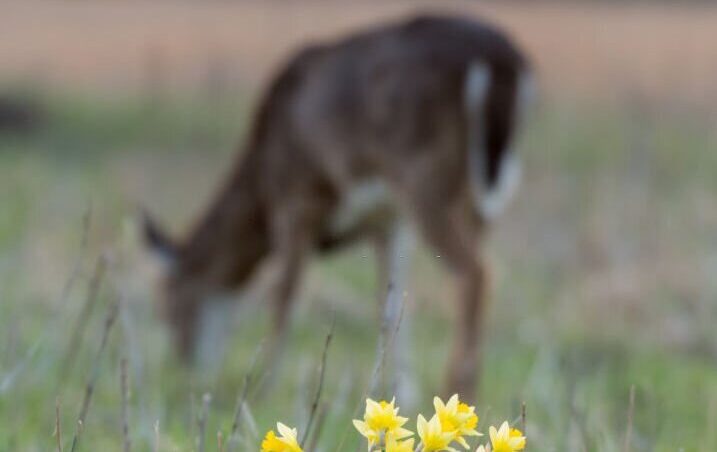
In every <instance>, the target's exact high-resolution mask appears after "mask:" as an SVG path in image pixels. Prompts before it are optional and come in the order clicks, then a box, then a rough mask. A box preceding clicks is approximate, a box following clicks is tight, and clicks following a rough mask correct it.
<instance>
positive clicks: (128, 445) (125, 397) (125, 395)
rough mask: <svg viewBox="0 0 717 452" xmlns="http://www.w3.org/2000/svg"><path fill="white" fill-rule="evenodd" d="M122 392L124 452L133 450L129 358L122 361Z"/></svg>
mask: <svg viewBox="0 0 717 452" xmlns="http://www.w3.org/2000/svg"><path fill="white" fill-rule="evenodd" d="M120 391H121V394H122V439H123V447H124V452H130V451H131V450H132V442H131V440H130V437H129V384H128V379H127V358H125V357H123V358H122V359H121V360H120Z"/></svg>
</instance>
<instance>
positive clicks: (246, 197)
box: [181, 153, 269, 289]
mask: <svg viewBox="0 0 717 452" xmlns="http://www.w3.org/2000/svg"><path fill="white" fill-rule="evenodd" d="M252 154H253V155H252ZM259 174H260V168H259V165H258V159H257V158H256V154H255V153H249V154H248V155H246V158H244V159H242V161H240V162H239V163H238V164H237V165H236V166H235V168H234V170H233V171H232V173H231V174H230V175H229V178H228V179H227V182H226V184H225V186H224V187H223V188H222V189H221V190H220V192H219V194H218V196H217V197H216V198H215V200H214V202H213V203H212V204H211V206H210V208H209V210H208V211H207V213H206V214H205V215H204V216H203V217H202V219H201V220H200V221H199V223H198V225H197V227H196V228H195V229H194V230H193V232H192V234H191V235H190V236H189V238H188V240H187V241H186V244H185V246H184V249H183V252H182V259H181V261H182V262H181V265H182V266H183V267H184V268H183V269H184V270H185V271H187V272H190V273H194V274H195V275H196V276H199V277H200V278H202V279H204V280H206V281H207V283H208V284H211V285H215V286H221V287H224V288H227V289H231V288H234V287H236V286H238V285H240V284H241V283H243V282H244V281H245V280H246V279H247V278H248V277H249V275H250V274H251V272H252V271H253V270H254V269H255V268H256V267H257V265H258V264H259V262H260V261H261V260H262V259H263V258H264V257H265V256H266V255H267V254H268V251H269V237H268V232H267V227H266V222H265V215H264V208H263V205H262V200H261V196H260V192H259V184H258V183H257V182H258V177H259Z"/></svg>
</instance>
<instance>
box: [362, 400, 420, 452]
mask: <svg viewBox="0 0 717 452" xmlns="http://www.w3.org/2000/svg"><path fill="white" fill-rule="evenodd" d="M395 402H396V399H395V398H394V399H393V400H391V402H386V401H385V400H382V401H381V402H376V401H374V400H371V399H366V412H365V413H364V417H363V421H360V420H354V427H356V430H358V431H359V433H360V434H361V435H363V436H364V437H365V438H366V439H368V443H369V448H371V447H372V446H374V445H376V444H379V443H381V442H382V441H383V440H385V439H388V438H389V437H390V438H392V439H395V440H396V441H398V440H401V439H403V438H407V437H409V436H411V435H413V433H412V432H411V431H410V430H406V429H405V428H403V425H404V424H405V423H406V422H407V421H408V418H405V417H402V416H399V415H398V408H397V407H396V406H395Z"/></svg>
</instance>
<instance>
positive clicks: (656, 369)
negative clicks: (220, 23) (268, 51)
mask: <svg viewBox="0 0 717 452" xmlns="http://www.w3.org/2000/svg"><path fill="white" fill-rule="evenodd" d="M515 17H518V18H519V19H515V20H518V22H520V20H522V21H524V22H525V21H527V19H526V18H525V17H523V18H522V19H520V17H521V16H520V15H519V14H518V15H517V16H515ZM679 20H681V19H678V20H677V22H678V23H681V22H679ZM538 23H539V22H538ZM640 39H642V38H640ZM640 39H638V40H637V41H638V42H641V40H640ZM543 42H547V40H545V41H543ZM533 44H534V43H533ZM539 44H540V42H538V50H536V51H539ZM628 47H629V46H628ZM633 48H639V45H638V44H636V45H635V46H633ZM2 55H3V53H2V52H0V56H2ZM4 55H5V56H6V57H7V54H4ZM671 55H672V54H671ZM670 58H677V57H675V56H674V55H673V56H667V57H664V60H666V61H669V60H670ZM262 67H263V66H262ZM658 67H659V65H658ZM70 69H72V68H70ZM73 70H74V69H73ZM68 71H69V72H71V71H70V70H69V69H68ZM555 72H556V68H555V67H551V69H549V70H548V76H550V77H552V78H549V80H548V81H547V82H546V84H547V86H548V89H547V92H546V94H545V95H544V97H543V98H542V99H541V100H540V102H539V104H538V106H537V107H536V109H535V111H534V112H533V113H532V117H531V120H530V122H529V124H528V127H527V129H526V130H525V133H524V134H522V136H521V137H520V141H519V144H518V147H519V149H520V151H521V152H522V153H523V155H524V157H525V166H526V168H525V180H524V184H523V190H522V191H521V193H520V194H519V196H518V197H517V199H516V200H515V203H514V205H513V206H512V207H511V208H510V209H509V211H508V212H507V214H506V215H505V216H503V217H502V218H501V219H500V220H499V221H498V222H497V223H496V224H495V226H494V228H493V230H492V231H491V234H490V236H489V239H488V242H487V250H486V254H487V256H488V260H489V262H490V263H491V265H492V267H491V268H492V272H491V273H492V296H491V302H490V305H489V311H488V313H487V314H488V318H487V322H486V334H485V340H486V343H485V344H486V345H485V350H484V352H485V353H484V374H483V378H482V383H481V386H480V391H479V397H478V404H477V413H478V414H479V415H480V417H481V421H480V424H479V430H483V431H485V430H486V429H487V425H490V424H492V423H496V422H499V421H502V419H506V418H507V419H510V420H513V419H518V418H519V416H520V413H521V404H522V403H525V405H526V407H527V436H528V438H529V440H528V441H529V442H528V444H529V446H528V450H533V451H567V450H570V451H573V450H581V451H582V450H585V451H607V452H610V451H627V450H631V451H675V450H684V451H698V450H699V451H710V450H717V428H715V427H716V426H717V330H715V328H714V323H715V319H717V302H716V300H717V279H715V275H716V274H717V254H715V253H716V251H715V250H717V242H716V240H717V236H716V235H715V231H717V203H715V193H717V152H715V151H717V129H715V127H714V124H715V119H716V118H717V114H716V112H717V102H715V103H713V102H712V100H713V99H712V98H711V97H710V96H709V95H704V96H702V97H701V98H700V99H698V100H699V101H700V102H699V103H696V102H695V101H694V99H691V98H690V99H688V98H687V96H682V94H683V93H682V91H679V90H677V91H675V90H672V91H669V90H666V89H665V86H667V85H665V84H657V85H654V84H650V83H647V84H645V85H644V86H643V85H639V84H633V80H631V81H630V82H629V83H625V84H624V85H623V86H621V87H620V88H619V89H615V90H612V92H611V93H612V94H613V95H609V96H607V95H606V96H601V95H595V91H596V90H597V91H598V93H600V88H599V83H598V84H597V85H592V84H591V85H590V88H589V89H585V90H584V91H579V92H578V91H575V92H573V91H566V90H561V89H559V86H560V84H559V82H558V81H556V78H557V77H556V76H553V74H554V73H555ZM648 72H649V71H648ZM603 73H604V74H609V73H611V70H610V69H606V70H604V71H603ZM66 75H67V72H66V73H65V76H66ZM673 75H674V74H668V75H666V76H665V77H666V78H667V79H669V80H668V82H669V83H674V82H675V81H674V79H673V78H672V76H673ZM692 75H694V74H692ZM572 77H573V78H572V80H573V81H574V80H584V77H581V76H580V74H577V75H576V74H574V73H573V75H572ZM98 78H100V79H101V78H102V77H101V76H97V77H94V78H93V79H98ZM568 78H569V77H568ZM594 78H595V79H596V80H599V81H602V82H604V79H603V78H601V77H599V76H594ZM648 78H649V77H648ZM694 78H695V79H700V78H699V77H696V76H695V77H694ZM640 80H642V79H640ZM700 80H706V79H700ZM31 82H32V83H41V82H42V80H40V81H37V80H35V81H31ZM668 82H666V83H668ZM705 83H706V82H705ZM50 85H51V84H48V86H45V85H41V86H39V87H38V86H32V87H31V88H32V89H30V91H31V92H32V97H33V98H34V99H36V101H37V102H38V105H40V106H41V108H42V111H43V112H44V114H43V121H42V124H40V126H39V128H38V129H37V130H36V131H35V132H34V133H32V134H29V135H23V134H13V133H9V134H2V135H0V450H8V451H15V450H17V451H34V450H38V451H40V450H43V451H44V450H51V449H53V448H55V447H56V436H53V431H55V429H56V408H57V406H59V424H60V427H61V434H62V444H63V450H70V447H71V446H70V444H71V442H72V438H73V435H74V434H75V431H76V428H77V427H76V426H77V419H78V416H79V415H80V412H81V410H82V403H83V399H85V397H86V391H87V388H86V384H87V382H88V381H91V382H94V385H93V387H92V396H91V401H90V402H91V403H90V404H89V411H88V412H87V416H86V419H85V420H84V422H83V425H82V427H81V435H80V437H79V448H78V450H120V449H121V447H122V443H123V433H122V423H123V414H122V412H123V405H124V408H126V409H127V415H126V419H128V430H129V438H130V439H131V441H132V449H133V450H155V447H156V445H157V443H158V446H159V450H162V451H172V450H218V441H217V433H218V432H221V436H222V438H223V439H224V443H226V441H227V440H228V438H229V437H230V434H231V430H232V422H233V419H234V416H235V409H236V404H237V400H238V398H239V397H240V395H241V394H242V391H243V387H244V381H245V378H246V376H247V372H248V370H249V369H250V367H251V366H250V363H251V361H252V359H253V356H254V354H255V353H256V350H257V345H258V344H259V343H260V342H261V341H262V339H263V338H264V336H265V334H266V331H267V329H268V328H267V327H268V323H269V322H268V314H269V312H268V309H267V308H266V306H265V304H264V303H262V302H263V301H264V298H263V297H262V291H261V290H258V291H257V293H258V295H257V296H255V297H253V299H251V300H248V301H247V302H246V303H244V304H243V305H241V306H239V307H238V309H237V310H236V312H235V314H234V316H235V325H236V328H235V330H234V332H233V334H232V337H231V341H230V346H229V347H228V350H227V354H226V359H225V360H224V362H223V364H222V368H221V369H218V370H217V371H214V372H208V371H206V369H197V370H195V371H189V370H187V369H183V368H182V367H181V366H180V365H179V364H178V363H177V362H176V360H175V358H174V356H173V354H172V349H171V344H170V342H169V337H168V334H167V330H166V329H165V328H164V327H163V324H162V323H161V319H160V316H159V315H158V313H157V307H156V303H154V301H155V298H156V294H155V292H154V284H153V281H154V277H155V273H156V268H155V267H154V266H153V265H152V262H151V261H150V260H149V259H148V257H147V256H146V253H145V251H144V249H143V247H142V244H141V241H140V238H139V236H138V231H137V228H136V225H135V223H134V218H135V214H136V212H137V208H138V206H144V207H146V208H148V209H149V210H150V211H152V212H153V213H155V214H156V215H157V216H158V217H160V218H161V219H162V220H163V221H164V222H166V223H167V225H168V226H169V227H170V229H171V230H172V231H173V232H174V233H176V234H181V233H182V232H184V231H185V230H186V228H187V227H188V226H189V225H190V224H191V222H192V221H193V220H194V219H195V218H196V216H197V215H199V213H200V212H201V210H202V208H203V206H204V205H205V204H206V202H207V200H208V199H209V198H210V197H211V195H212V193H213V190H214V189H215V188H216V185H217V184H218V182H219V181H220V180H221V178H222V176H223V174H224V173H225V171H226V169H227V166H228V165H229V164H230V163H231V162H232V161H233V160H234V159H235V158H236V157H235V151H236V149H237V144H238V143H239V142H240V139H241V135H242V133H243V130H244V129H245V128H246V123H247V121H248V118H249V115H250V111H251V105H252V102H253V100H254V99H255V97H256V91H255V90H254V89H253V88H254V87H255V86H256V84H253V83H251V82H249V83H246V84H241V83H239V84H238V86H239V88H237V89H227V90H226V91H222V93H221V95H219V96H217V95H216V94H215V93H213V92H211V90H209V91H207V90H202V89H201V88H200V89H195V90H186V89H185V90H174V89H169V90H167V91H166V92H165V91H162V92H160V93H159V94H157V95H156V96H154V95H151V93H150V95H148V94H147V92H146V91H142V90H143V89H145V88H146V86H145V85H142V84H141V83H140V85H141V86H140V89H138V90H137V89H135V90H134V91H132V90H128V89H127V87H126V86H125V87H122V88H121V89H119V91H118V92H119V94H118V92H115V93H114V95H98V90H97V87H96V86H93V87H92V88H91V89H89V88H88V89H78V87H77V86H75V87H74V88H71V89H67V88H57V86H56V85H52V86H50ZM108 85H110V86H111V83H108ZM698 85H699V84H694V85H690V86H691V87H693V88H694V86H698ZM596 86H597V87H596ZM655 86H657V87H658V88H655ZM650 87H652V88H650ZM135 88H136V86H135ZM150 88H151V86H150ZM27 89H28V88H27V86H24V87H21V91H23V90H24V91H27ZM122 89H124V90H125V91H122ZM650 89H653V90H654V91H657V92H659V93H660V94H661V96H656V95H653V94H654V93H653V92H652V91H650ZM108 91H109V90H108ZM616 92H617V93H618V94H617V95H614V94H615V93H616ZM153 93H154V91H153ZM155 94H156V93H155ZM698 97H699V96H698ZM187 181H191V184H192V186H191V188H188V186H187ZM370 251H371V250H370V249H369V248H368V247H365V246H357V247H355V248H352V249H349V250H347V251H346V252H342V253H338V254H336V255H332V256H330V257H328V258H326V259H321V260H319V259H317V260H315V261H314V263H313V264H312V266H311V268H310V271H309V274H308V275H307V278H306V280H305V283H304V284H303V288H302V292H301V299H300V300H299V301H298V302H297V309H296V312H295V315H294V319H293V322H292V326H291V331H290V332H289V334H290V338H291V339H290V341H288V342H289V349H288V350H287V353H286V354H285V360H284V362H283V363H282V367H281V372H280V373H279V374H278V376H277V378H276V381H275V382H274V383H273V386H272V389H271V390H270V391H268V392H262V393H255V392H253V391H250V393H249V395H248V397H247V399H246V401H247V409H246V410H245V411H242V416H241V422H240V425H239V428H238V435H236V437H235V438H233V440H234V441H235V443H234V446H235V448H234V450H247V451H251V450H258V445H259V443H260V438H261V437H262V436H263V433H264V432H265V431H266V430H267V429H269V428H271V427H273V425H274V422H275V421H277V420H280V421H282V422H284V423H287V424H290V425H295V426H296V427H298V428H299V430H302V429H303V428H304V427H305V423H306V421H307V418H308V413H309V412H310V410H311V404H312V401H313V397H314V394H315V391H316V388H317V384H318V379H319V367H320V365H321V362H322V351H323V347H324V342H325V339H326V335H327V333H328V331H329V329H330V328H331V325H332V322H335V326H334V333H333V340H332V343H331V345H330V347H329V349H328V355H327V360H326V362H325V371H326V380H325V381H324V384H323V389H322V393H321V399H320V408H319V412H320V413H322V416H321V419H322V422H321V430H320V432H319V435H318V436H317V442H316V448H315V450H316V451H317V452H320V451H334V450H342V451H343V450H358V448H359V444H360V441H359V436H358V434H357V433H356V432H355V431H354V430H353V427H351V424H350V419H352V418H354V417H356V415H357V409H358V408H360V406H361V404H362V402H363V400H362V399H363V397H364V396H365V388H366V387H367V385H368V384H369V382H370V380H371V379H372V367H373V364H374V361H375V358H376V347H377V345H376V344H377V340H378V336H379V325H378V323H377V321H376V300H375V296H374V295H375V292H376V291H375V287H374V285H375V280H376V278H375V274H374V272H375V269H374V262H373V260H372V259H371V255H370ZM98 269H99V270H98ZM450 282H451V281H450V279H449V275H447V274H445V273H443V271H442V270H441V267H440V265H439V264H438V263H437V262H436V259H435V257H434V256H432V255H431V254H430V253H428V252H426V251H425V250H420V251H419V253H418V256H417V258H416V260H415V262H414V265H413V271H412V278H411V285H410V289H409V292H408V296H407V298H406V305H405V310H406V312H405V316H406V318H407V319H410V321H411V323H412V336H411V340H410V348H409V351H410V361H411V363H412V368H413V373H414V375H415V378H416V380H417V382H418V383H419V388H420V394H421V397H420V399H419V403H418V406H416V407H415V408H416V409H418V410H422V411H428V410H429V409H430V401H431V398H432V396H433V394H434V393H435V392H437V391H438V390H439V388H440V386H441V382H442V381H441V378H442V375H443V371H442V365H441V363H442V362H443V359H444V357H445V350H447V347H448V344H449V340H450V332H451V331H450V325H451V315H452V309H453V306H452V300H453V298H454V297H453V294H452V289H451V284H450ZM115 306H116V307H117V309H118V311H117V313H116V317H114V318H113V317H112V316H113V309H114V308H113V307H115ZM108 318H109V319H114V323H113V324H112V325H111V328H107V320H108ZM105 335H106V336H107V337H106V347H104V348H103V349H102V351H101V353H98V351H99V349H100V347H101V344H102V343H103V342H104V340H103V339H104V336H105ZM123 359H124V360H126V373H125V376H126V378H127V380H128V381H127V383H128V385H129V390H128V391H127V394H128V397H129V398H128V401H127V403H126V404H123V403H122V394H123V392H122V391H121V386H122V385H121V380H122V378H121V377H122V372H121V367H122V366H121V362H122V361H123ZM631 392H632V393H633V396H634V399H633V402H632V403H631V401H630V400H631ZM205 394H209V395H210V397H205ZM373 395H374V396H376V397H382V396H383V397H390V396H391V394H388V393H386V392H385V391H382V390H379V391H377V392H376V393H375V394H373ZM399 402H400V401H399ZM56 404H57V405H56ZM411 412H414V411H413V410H411ZM412 427H413V426H412ZM628 431H629V433H628ZM627 435H629V437H628V440H629V441H627V443H626V436H627ZM225 446H226V444H225Z"/></svg>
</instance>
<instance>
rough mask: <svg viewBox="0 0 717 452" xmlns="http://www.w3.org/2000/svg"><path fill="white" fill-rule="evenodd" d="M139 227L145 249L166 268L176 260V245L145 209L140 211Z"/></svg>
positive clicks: (171, 265)
mask: <svg viewBox="0 0 717 452" xmlns="http://www.w3.org/2000/svg"><path fill="white" fill-rule="evenodd" d="M139 219H140V227H141V228H142V235H143V237H144V244H145V246H146V247H147V249H148V250H149V251H150V252H151V253H152V254H153V255H155V256H156V257H157V258H159V260H160V261H161V262H162V264H163V265H164V266H165V267H166V268H171V267H173V266H174V264H175V262H176V261H177V245H176V244H175V243H174V241H173V240H172V239H171V238H170V237H169V235H168V234H167V233H166V232H165V231H164V230H163V229H162V228H161V227H160V226H159V225H158V224H157V223H156V222H155V221H154V220H153V219H152V217H151V216H150V215H149V213H147V211H146V210H142V211H141V212H140V216H139Z"/></svg>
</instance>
